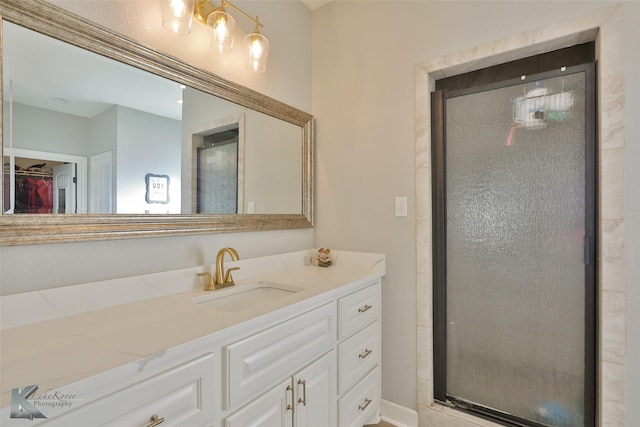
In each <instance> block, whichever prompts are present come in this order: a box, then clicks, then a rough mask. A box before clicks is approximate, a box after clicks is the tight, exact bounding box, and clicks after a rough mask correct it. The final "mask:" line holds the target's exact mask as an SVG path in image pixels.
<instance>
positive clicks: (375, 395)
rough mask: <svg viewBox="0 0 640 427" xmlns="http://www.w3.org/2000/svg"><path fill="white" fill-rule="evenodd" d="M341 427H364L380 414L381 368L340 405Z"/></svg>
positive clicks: (373, 372) (361, 383)
mask: <svg viewBox="0 0 640 427" xmlns="http://www.w3.org/2000/svg"><path fill="white" fill-rule="evenodd" d="M338 407H339V412H340V413H339V417H340V427H362V425H363V424H366V423H367V422H370V421H371V420H372V419H374V418H376V417H377V414H378V413H379V412H380V368H375V369H374V370H373V371H371V372H370V373H369V374H368V375H367V376H366V377H365V378H364V379H363V380H362V381H360V382H359V383H358V384H356V386H355V387H354V388H352V389H351V390H350V391H349V392H348V393H347V394H345V395H344V396H342V398H340V401H339V403H338Z"/></svg>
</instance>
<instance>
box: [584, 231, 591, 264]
mask: <svg viewBox="0 0 640 427" xmlns="http://www.w3.org/2000/svg"><path fill="white" fill-rule="evenodd" d="M584 265H591V236H584Z"/></svg>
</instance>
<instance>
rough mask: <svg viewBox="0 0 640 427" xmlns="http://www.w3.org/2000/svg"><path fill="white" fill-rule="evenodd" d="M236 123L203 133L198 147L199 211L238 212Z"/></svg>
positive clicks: (197, 210)
mask: <svg viewBox="0 0 640 427" xmlns="http://www.w3.org/2000/svg"><path fill="white" fill-rule="evenodd" d="M238 134H239V130H238V127H237V125H236V127H234V128H232V129H228V130H224V131H221V132H216V133H213V134H210V135H205V136H203V137H202V142H203V144H202V146H200V147H198V149H197V165H198V166H197V192H196V194H197V208H196V212H197V213H204V214H236V213H238V145H239V144H238V142H239V138H238Z"/></svg>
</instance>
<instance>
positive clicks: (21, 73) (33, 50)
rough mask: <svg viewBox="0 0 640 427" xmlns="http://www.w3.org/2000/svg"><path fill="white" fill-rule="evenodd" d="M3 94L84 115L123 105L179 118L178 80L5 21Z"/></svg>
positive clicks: (20, 100)
mask: <svg viewBox="0 0 640 427" xmlns="http://www.w3.org/2000/svg"><path fill="white" fill-rule="evenodd" d="M2 30H3V34H2V35H3V37H2V44H3V80H4V81H3V84H4V98H5V101H8V100H9V98H10V97H12V99H13V101H14V102H17V103H21V104H26V105H31V106H34V107H39V108H45V109H48V110H54V111H59V112H63V113H67V114H73V115H76V116H81V117H89V118H90V117H94V116H95V115H96V114H99V113H101V112H103V111H105V110H107V109H109V108H111V107H112V106H114V105H122V106H125V107H129V108H133V109H136V110H141V111H146V112H149V113H152V114H157V115H159V116H163V117H169V118H173V119H176V120H180V119H181V117H182V106H181V105H180V104H178V103H177V99H179V98H181V97H182V90H181V89H180V85H179V84H178V83H175V82H172V81H169V80H166V79H163V78H161V77H158V76H156V75H153V74H151V73H147V72H144V71H140V70H137V69H135V68H133V67H130V66H128V65H124V64H122V63H119V62H116V61H113V60H110V59H107V58H104V57H101V56H99V55H96V54H93V53H91V52H88V51H86V50H83V49H80V48H77V47H75V46H71V45H69V44H66V43H63V42H60V41H58V40H55V39H53V38H50V37H46V36H43V35H41V34H38V33H36V32H34V31H30V30H27V29H25V28H23V27H20V26H17V25H14V24H11V23H9V22H4V23H3V29H2Z"/></svg>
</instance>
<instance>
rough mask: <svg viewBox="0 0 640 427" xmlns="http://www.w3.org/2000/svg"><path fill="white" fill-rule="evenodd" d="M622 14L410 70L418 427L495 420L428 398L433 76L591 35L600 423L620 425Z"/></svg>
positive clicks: (464, 426)
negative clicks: (413, 79) (595, 134)
mask: <svg viewBox="0 0 640 427" xmlns="http://www.w3.org/2000/svg"><path fill="white" fill-rule="evenodd" d="M622 39H623V15H622V10H621V8H620V7H619V6H614V7H612V8H608V9H605V10H602V11H599V12H597V13H593V14H590V15H587V16H584V17H582V18H581V19H576V20H572V21H569V22H563V23H560V24H557V25H552V26H549V27H545V28H542V29H538V30H533V31H527V32H525V33H521V34H518V35H515V36H513V37H508V38H505V39H502V40H498V41H495V42H491V43H487V44H483V45H480V46H475V47H473V48H470V49H467V50H464V51H461V52H457V53H453V54H450V55H447V56H444V57H441V58H436V59H433V60H430V61H428V62H426V63H424V64H420V65H419V66H418V67H417V68H416V211H417V212H416V215H417V224H416V229H417V233H416V234H417V268H418V271H417V312H418V319H417V328H418V330H417V337H418V338H417V340H418V342H417V353H418V354H417V362H418V369H417V374H418V417H419V425H420V426H424V427H426V426H429V427H438V426H447V427H470V426H494V425H496V424H494V423H491V422H489V421H486V420H483V419H480V418H477V417H473V416H469V415H467V414H463V413H461V412H459V411H455V410H452V409H450V408H446V407H444V406H442V405H440V404H437V403H435V402H434V401H433V363H432V360H433V358H432V354H433V348H432V347H433V345H432V343H433V335H432V331H433V318H432V253H431V245H432V241H431V127H430V114H431V112H430V98H429V94H430V92H431V91H433V86H434V81H435V80H437V79H440V78H443V77H447V76H452V75H456V74H460V73H464V72H467V71H472V70H476V69H480V68H484V67H488V66H492V65H496V64H499V63H503V62H508V61H511V60H514V59H519V58H523V57H527V56H531V55H537V54H540V53H544V52H548V51H551V50H555V49H559V48H562V47H566V46H571V45H573V44H577V43H584V42H587V41H591V40H596V50H597V51H596V57H597V59H598V81H597V85H598V144H599V152H598V156H599V159H598V160H599V165H598V168H599V184H600V187H599V195H598V197H599V207H600V212H599V215H600V218H599V228H600V230H599V240H600V243H599V248H598V259H599V264H598V268H599V295H598V300H599V307H598V309H599V327H598V329H599V330H598V369H599V372H598V391H597V394H598V410H597V413H598V418H599V419H598V425H599V426H603V427H604V426H607V427H624V426H625V425H626V424H625V415H626V414H625V406H626V404H625V394H624V393H625V376H624V375H625V357H626V335H625V334H626V313H625V310H626V307H625V305H626V286H627V285H626V282H627V280H626V274H625V228H624V227H625V224H624V74H623V69H624V58H623V55H624V49H623V44H622Z"/></svg>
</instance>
